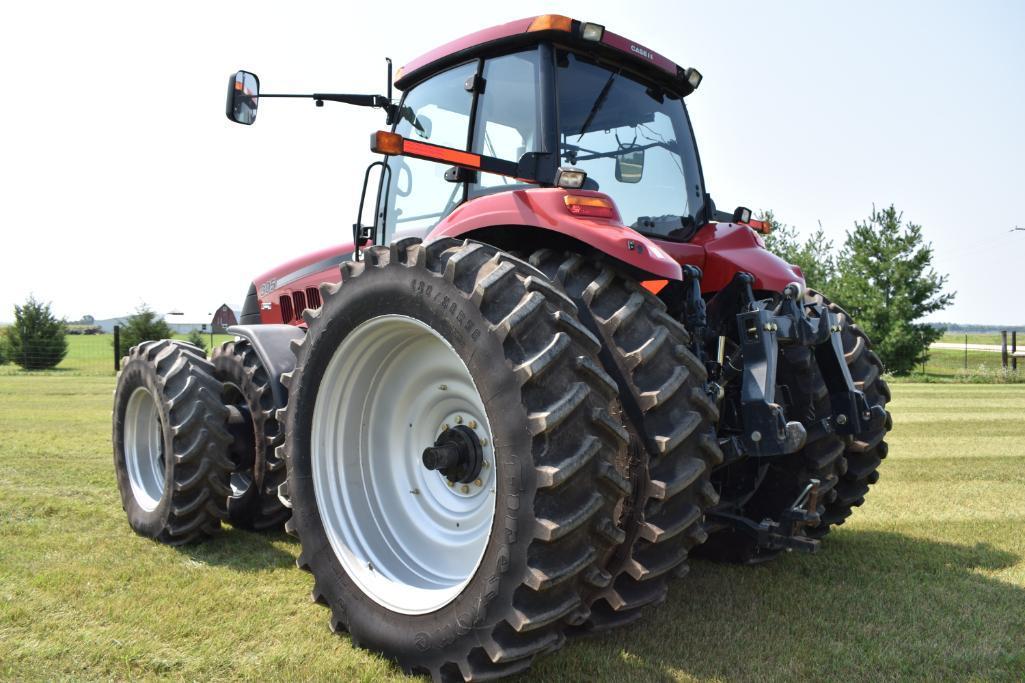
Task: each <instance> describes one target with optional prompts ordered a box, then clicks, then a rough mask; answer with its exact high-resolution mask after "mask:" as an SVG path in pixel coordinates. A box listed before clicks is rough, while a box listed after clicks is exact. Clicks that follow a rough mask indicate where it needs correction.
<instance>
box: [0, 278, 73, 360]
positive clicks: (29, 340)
mask: <svg viewBox="0 0 1025 683" xmlns="http://www.w3.org/2000/svg"><path fill="white" fill-rule="evenodd" d="M66 331H67V330H66V328H65V325H64V321H63V320H59V319H58V318H56V317H55V316H54V315H53V314H52V313H51V312H50V304H48V303H47V304H44V303H42V302H39V301H36V299H35V297H32V296H30V297H29V298H28V301H26V302H25V303H24V305H22V306H15V307H14V324H13V325H10V326H9V327H7V328H6V329H5V330H4V337H5V341H6V351H7V353H8V354H9V355H10V359H11V360H12V361H14V362H15V363H17V364H18V365H20V366H21V367H23V368H25V369H26V370H45V369H47V368H52V367H54V366H56V365H57V364H58V363H60V362H61V361H62V360H64V356H66V355H67V353H68V341H67V339H65V338H64V335H65V333H66Z"/></svg>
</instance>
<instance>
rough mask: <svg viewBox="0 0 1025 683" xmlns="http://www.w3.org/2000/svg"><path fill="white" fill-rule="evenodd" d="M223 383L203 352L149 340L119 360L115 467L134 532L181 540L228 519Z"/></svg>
mask: <svg viewBox="0 0 1025 683" xmlns="http://www.w3.org/2000/svg"><path fill="white" fill-rule="evenodd" d="M220 395H221V385H220V383H219V382H218V381H217V380H216V379H214V377H213V366H211V365H210V363H209V361H207V360H206V358H205V357H204V356H203V355H202V351H201V350H200V349H197V348H196V347H194V346H192V345H191V344H185V343H182V342H176V341H170V340H167V339H165V340H163V341H148V342H143V343H142V344H139V345H138V346H135V347H132V349H131V350H130V351H129V352H128V356H127V357H125V359H124V360H123V361H122V366H121V373H120V374H119V375H118V379H117V388H116V389H115V391H114V432H113V435H114V439H113V440H114V470H115V472H116V473H117V484H118V488H119V489H120V492H121V504H122V507H123V508H124V510H125V513H126V514H127V515H128V523H129V525H130V526H131V527H132V529H134V530H135V531H136V532H137V533H139V534H141V535H143V536H147V537H149V538H152V539H155V540H157V541H160V542H161V543H167V544H169V545H182V544H185V543H189V542H192V541H197V540H200V539H202V538H204V537H206V536H209V535H211V534H213V533H215V532H216V531H217V530H218V529H219V528H220V526H221V520H222V519H224V518H225V516H226V512H225V500H226V499H227V496H228V493H229V489H228V476H229V474H230V472H231V461H230V460H228V457H227V449H228V444H229V442H230V441H231V437H230V435H229V434H228V431H227V429H226V426H225V425H226V419H227V416H228V411H227V409H226V408H225V407H224V406H223V405H222V404H221V398H220Z"/></svg>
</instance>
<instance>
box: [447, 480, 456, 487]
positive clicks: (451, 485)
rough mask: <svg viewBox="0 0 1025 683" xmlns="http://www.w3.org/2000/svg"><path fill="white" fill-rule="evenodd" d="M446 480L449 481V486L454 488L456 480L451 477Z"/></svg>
mask: <svg viewBox="0 0 1025 683" xmlns="http://www.w3.org/2000/svg"><path fill="white" fill-rule="evenodd" d="M445 481H446V482H447V483H448V487H449V488H452V487H453V486H455V485H456V483H455V482H454V481H452V480H451V479H446V480H445Z"/></svg>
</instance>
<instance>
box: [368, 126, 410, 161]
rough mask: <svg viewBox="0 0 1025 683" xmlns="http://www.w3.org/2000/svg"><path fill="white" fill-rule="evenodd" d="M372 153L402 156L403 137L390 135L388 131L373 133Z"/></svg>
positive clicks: (394, 134)
mask: <svg viewBox="0 0 1025 683" xmlns="http://www.w3.org/2000/svg"><path fill="white" fill-rule="evenodd" d="M370 151H371V152H374V153H375V154H390V155H392V156H396V155H399V154H402V136H401V135H399V134H398V133H389V132H388V131H386V130H379V131H377V132H376V133H371V134H370Z"/></svg>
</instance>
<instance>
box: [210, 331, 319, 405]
mask: <svg viewBox="0 0 1025 683" xmlns="http://www.w3.org/2000/svg"><path fill="white" fill-rule="evenodd" d="M228 334H233V335H235V336H236V337H242V338H243V339H245V340H247V341H248V342H249V343H250V344H252V346H253V350H254V351H256V355H257V357H258V358H259V359H260V362H261V363H262V364H263V367H264V368H265V369H266V371H267V376H268V377H270V378H271V380H270V390H271V394H272V395H273V396H274V405H278V406H283V405H287V403H288V390H287V389H286V388H285V387H284V385H283V384H281V375H282V373H285V372H292V370H295V354H294V353H292V347H291V342H292V340H293V339H302V338H303V337H304V336H305V335H306V330H305V329H304V328H301V327H296V326H294V325H232V326H231V327H229V328H228Z"/></svg>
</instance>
